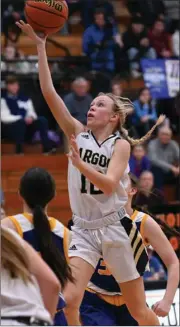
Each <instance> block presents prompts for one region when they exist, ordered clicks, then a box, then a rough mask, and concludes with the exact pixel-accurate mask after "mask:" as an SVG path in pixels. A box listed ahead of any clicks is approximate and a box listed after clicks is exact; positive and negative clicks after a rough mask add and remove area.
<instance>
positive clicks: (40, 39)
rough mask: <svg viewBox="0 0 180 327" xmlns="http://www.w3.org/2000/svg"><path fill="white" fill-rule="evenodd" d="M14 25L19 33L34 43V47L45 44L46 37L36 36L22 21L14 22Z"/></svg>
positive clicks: (42, 34) (42, 35)
mask: <svg viewBox="0 0 180 327" xmlns="http://www.w3.org/2000/svg"><path fill="white" fill-rule="evenodd" d="M16 25H17V26H18V27H19V28H20V29H21V31H23V32H24V33H25V34H26V35H28V36H29V37H30V39H31V40H33V41H34V42H35V44H36V45H39V44H45V42H46V38H47V35H45V34H44V33H41V34H39V35H37V34H36V33H35V31H34V30H33V28H32V27H31V25H29V24H26V23H25V22H24V21H23V20H20V21H19V22H16Z"/></svg>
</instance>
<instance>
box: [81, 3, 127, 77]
mask: <svg viewBox="0 0 180 327" xmlns="http://www.w3.org/2000/svg"><path fill="white" fill-rule="evenodd" d="M116 45H119V46H120V47H123V43H122V40H121V36H120V34H119V32H118V30H117V27H116V26H115V25H114V24H113V23H111V22H110V21H108V22H107V20H106V16H105V12H104V10H103V9H98V10H96V11H95V14H94V24H92V25H91V26H89V27H88V28H87V29H86V31H85V32H84V35H83V51H84V53H85V54H86V55H87V56H88V57H89V58H90V59H91V69H93V70H97V71H102V72H113V71H114V70H115V53H114V51H115V46H116Z"/></svg>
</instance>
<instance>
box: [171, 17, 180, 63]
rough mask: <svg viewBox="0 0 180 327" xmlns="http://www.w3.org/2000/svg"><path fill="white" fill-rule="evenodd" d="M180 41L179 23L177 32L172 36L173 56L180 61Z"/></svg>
mask: <svg viewBox="0 0 180 327" xmlns="http://www.w3.org/2000/svg"><path fill="white" fill-rule="evenodd" d="M179 39H180V23H179V26H178V27H177V29H176V30H175V32H174V34H173V36H172V46H173V55H174V56H175V57H177V58H178V59H179V56H180V50H179V47H180V43H179Z"/></svg>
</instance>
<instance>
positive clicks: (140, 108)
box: [132, 87, 157, 136]
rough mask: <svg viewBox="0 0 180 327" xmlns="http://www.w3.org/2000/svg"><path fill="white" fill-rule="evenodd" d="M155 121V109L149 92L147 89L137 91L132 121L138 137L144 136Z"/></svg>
mask: <svg viewBox="0 0 180 327" xmlns="http://www.w3.org/2000/svg"><path fill="white" fill-rule="evenodd" d="M156 120H157V113H156V108H155V106H154V105H153V102H152V99H151V95H150V91H149V89H148V88H147V87H144V88H142V89H141V90H140V91H139V96H138V99H137V100H136V101H134V114H133V118H132V121H133V123H134V125H135V126H136V129H137V131H138V133H139V135H140V136H143V135H144V134H146V133H147V132H148V131H149V129H150V128H151V127H152V126H153V125H154V123H155V122H156Z"/></svg>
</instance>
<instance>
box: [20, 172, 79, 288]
mask: <svg viewBox="0 0 180 327" xmlns="http://www.w3.org/2000/svg"><path fill="white" fill-rule="evenodd" d="M20 194H21V196H22V197H23V199H24V200H25V202H26V203H27V205H28V207H29V208H30V209H31V210H32V212H33V224H34V231H35V234H36V238H37V242H38V246H39V250H40V253H41V256H42V258H43V259H44V261H45V262H46V263H47V264H48V265H49V267H50V268H51V269H52V270H53V272H54V273H55V274H56V276H57V278H58V279H59V281H60V283H61V286H62V288H63V287H64V286H65V284H66V282H67V281H68V280H69V281H71V282H73V281H74V279H73V277H72V274H71V269H70V267H69V266H68V263H67V261H66V258H65V256H63V255H62V253H61V251H60V249H59V248H58V246H57V245H56V243H55V240H54V239H53V234H52V232H51V228H50V224H49V220H48V217H47V216H46V214H45V207H46V205H47V204H48V203H49V202H50V201H51V200H52V199H53V198H54V196H55V182H54V179H53V178H52V176H51V175H50V174H49V173H48V172H47V171H46V170H44V169H42V168H31V169H29V170H28V171H27V172H26V173H25V174H24V176H23V177H22V179H21V182H20Z"/></svg>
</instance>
